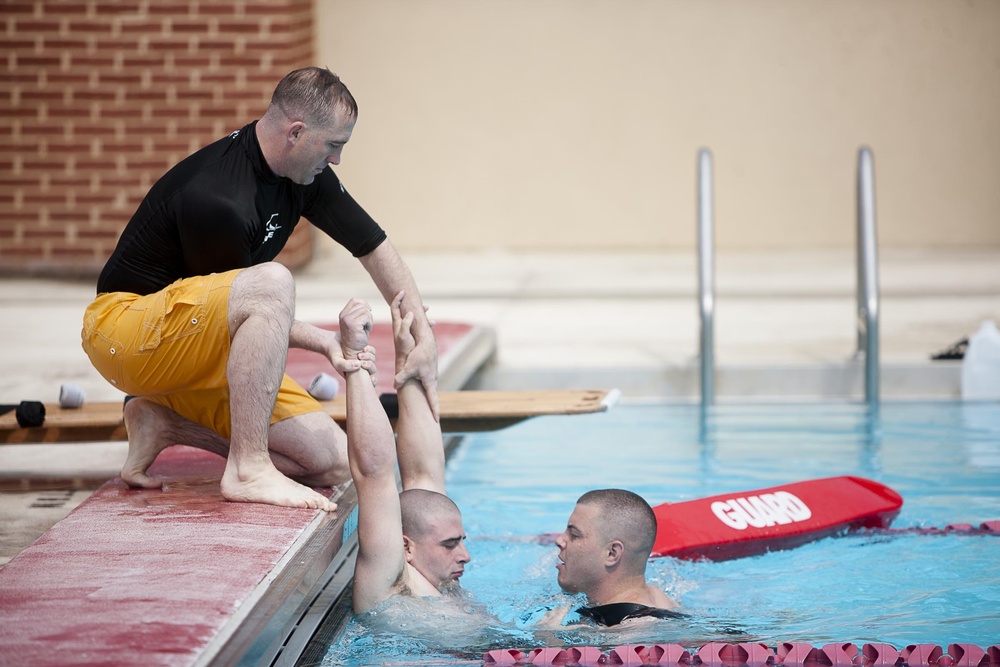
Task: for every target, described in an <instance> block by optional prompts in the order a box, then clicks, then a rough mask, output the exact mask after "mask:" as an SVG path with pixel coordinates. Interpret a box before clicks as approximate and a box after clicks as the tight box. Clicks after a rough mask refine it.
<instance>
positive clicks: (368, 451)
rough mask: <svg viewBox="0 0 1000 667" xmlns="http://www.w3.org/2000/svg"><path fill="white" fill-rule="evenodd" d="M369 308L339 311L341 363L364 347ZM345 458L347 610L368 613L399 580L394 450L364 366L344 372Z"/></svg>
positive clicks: (352, 305) (355, 305) (356, 305)
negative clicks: (348, 482) (351, 548)
mask: <svg viewBox="0 0 1000 667" xmlns="http://www.w3.org/2000/svg"><path fill="white" fill-rule="evenodd" d="M371 327H372V314H371V309H370V308H369V307H368V304H366V303H365V302H364V301H360V300H358V299H352V300H351V301H350V302H349V303H348V304H347V305H346V306H345V307H344V310H343V311H341V313H340V335H341V344H342V346H343V353H344V358H345V359H348V360H350V359H354V358H357V356H358V354H359V353H361V352H362V351H363V350H364V349H365V347H367V345H368V334H369V333H370V332H371ZM346 381H347V456H348V461H349V463H350V466H351V477H352V478H353V479H354V486H355V489H356V490H357V494H358V558H357V563H356V565H355V568H354V595H353V606H354V611H356V612H365V611H370V610H371V609H373V608H374V607H375V606H376V605H377V604H378V603H379V602H381V601H382V600H384V599H386V598H388V597H389V596H391V595H392V594H393V593H394V592H396V588H397V586H399V585H400V584H401V582H402V579H403V572H404V569H405V567H406V558H405V554H404V551H403V538H402V530H403V528H402V519H401V518H400V509H399V492H398V490H397V488H396V450H395V439H394V438H393V433H392V427H391V426H390V424H389V418H388V417H387V416H386V414H385V410H383V409H382V406H381V404H380V403H379V400H378V394H377V393H376V391H375V388H374V387H373V386H372V383H371V378H370V376H369V374H368V371H367V370H365V369H364V368H361V369H359V370H355V371H350V372H348V373H346Z"/></svg>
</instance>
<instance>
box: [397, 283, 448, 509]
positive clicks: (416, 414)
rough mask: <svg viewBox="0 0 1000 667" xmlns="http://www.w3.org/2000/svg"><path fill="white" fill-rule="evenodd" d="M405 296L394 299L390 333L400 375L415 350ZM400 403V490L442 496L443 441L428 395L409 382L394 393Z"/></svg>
mask: <svg viewBox="0 0 1000 667" xmlns="http://www.w3.org/2000/svg"><path fill="white" fill-rule="evenodd" d="M404 297H405V293H404V292H400V293H399V294H397V295H396V296H395V298H393V300H392V303H391V304H390V308H391V310H392V333H393V343H394V345H395V352H396V373H397V374H399V373H402V371H403V367H404V366H405V365H406V358H407V356H408V355H409V354H410V352H412V351H413V349H414V348H415V347H416V341H415V340H414V338H413V333H412V331H411V326H412V324H413V317H414V315H413V313H411V312H407V313H405V314H404V313H403V312H402V311H401V308H402V304H403V299H404ZM396 395H397V398H398V399H399V419H398V420H397V422H396V430H397V433H398V434H399V438H398V445H397V452H398V456H399V474H400V477H401V478H402V481H403V490H404V491H407V490H409V489H426V490H427V491H436V492H437V493H441V494H443V493H444V492H445V489H444V441H443V439H442V437H441V424H440V423H439V422H438V421H437V420H436V419H434V414H433V413H432V412H431V408H430V405H429V403H428V400H427V393H426V390H425V389H424V386H423V385H422V384H421V383H420V381H419V380H418V379H417V378H410V379H409V380H407V381H406V382H404V383H403V384H402V385H401V386H400V387H399V388H397V389H396Z"/></svg>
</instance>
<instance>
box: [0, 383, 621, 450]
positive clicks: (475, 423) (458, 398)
mask: <svg viewBox="0 0 1000 667" xmlns="http://www.w3.org/2000/svg"><path fill="white" fill-rule="evenodd" d="M616 395H617V392H616V391H614V390H612V391H608V390H605V389H558V390H544V391H445V392H440V393H439V397H440V401H441V430H442V431H444V432H446V433H467V432H474V431H494V430H498V429H501V428H506V427H508V426H511V425H513V424H516V423H518V422H521V421H524V420H525V419H530V418H531V417H538V416H541V415H574V414H586V413H593V412H603V411H605V410H607V409H608V408H609V407H610V406H611V405H612V404H613V403H614V400H615V398H616ZM322 404H323V407H324V408H325V409H326V412H327V414H329V415H330V416H331V417H332V418H333V419H335V420H336V421H337V422H338V423H339V424H341V426H343V425H344V423H345V422H346V420H347V405H346V401H345V397H344V396H342V395H341V396H337V397H336V398H334V399H333V400H332V401H322ZM122 407H123V404H122V403H118V402H109V403H87V404H85V405H84V406H83V407H81V408H78V409H66V408H60V407H59V406H58V405H57V404H52V405H48V404H47V405H46V406H45V423H44V424H42V426H40V427H37V428H21V427H20V426H19V425H18V423H17V419H16V418H15V416H14V412H13V411H11V412H8V413H7V414H5V415H2V416H0V444H29V443H51V442H101V441H106V440H127V439H128V436H127V434H126V433H125V424H124V423H123V421H122ZM393 421H394V420H393Z"/></svg>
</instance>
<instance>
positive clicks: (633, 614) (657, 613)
mask: <svg viewBox="0 0 1000 667" xmlns="http://www.w3.org/2000/svg"><path fill="white" fill-rule="evenodd" d="M575 611H576V613H578V614H579V615H580V616H582V617H584V618H589V619H590V620H592V621H594V622H595V623H597V624H599V625H606V626H612V625H618V624H619V623H621V622H622V621H624V620H626V619H629V618H642V617H644V616H651V617H653V618H684V617H685V614H682V613H681V612H679V611H673V610H672V609H660V608H659V607H647V606H646V605H644V604H636V603H634V602H616V603H614V604H602V605H598V606H596V607H580V608H578V609H576V610H575Z"/></svg>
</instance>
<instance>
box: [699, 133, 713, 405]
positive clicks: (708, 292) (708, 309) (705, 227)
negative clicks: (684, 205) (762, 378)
mask: <svg viewBox="0 0 1000 667" xmlns="http://www.w3.org/2000/svg"><path fill="white" fill-rule="evenodd" d="M712 190H713V188H712V152H711V151H710V150H709V149H707V148H702V149H701V150H699V151H698V304H699V311H700V314H701V339H700V355H699V358H700V360H701V404H702V405H703V406H705V405H712V404H713V403H714V402H715V240H714V226H715V220H714V211H713V207H712V194H713V193H712Z"/></svg>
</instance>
